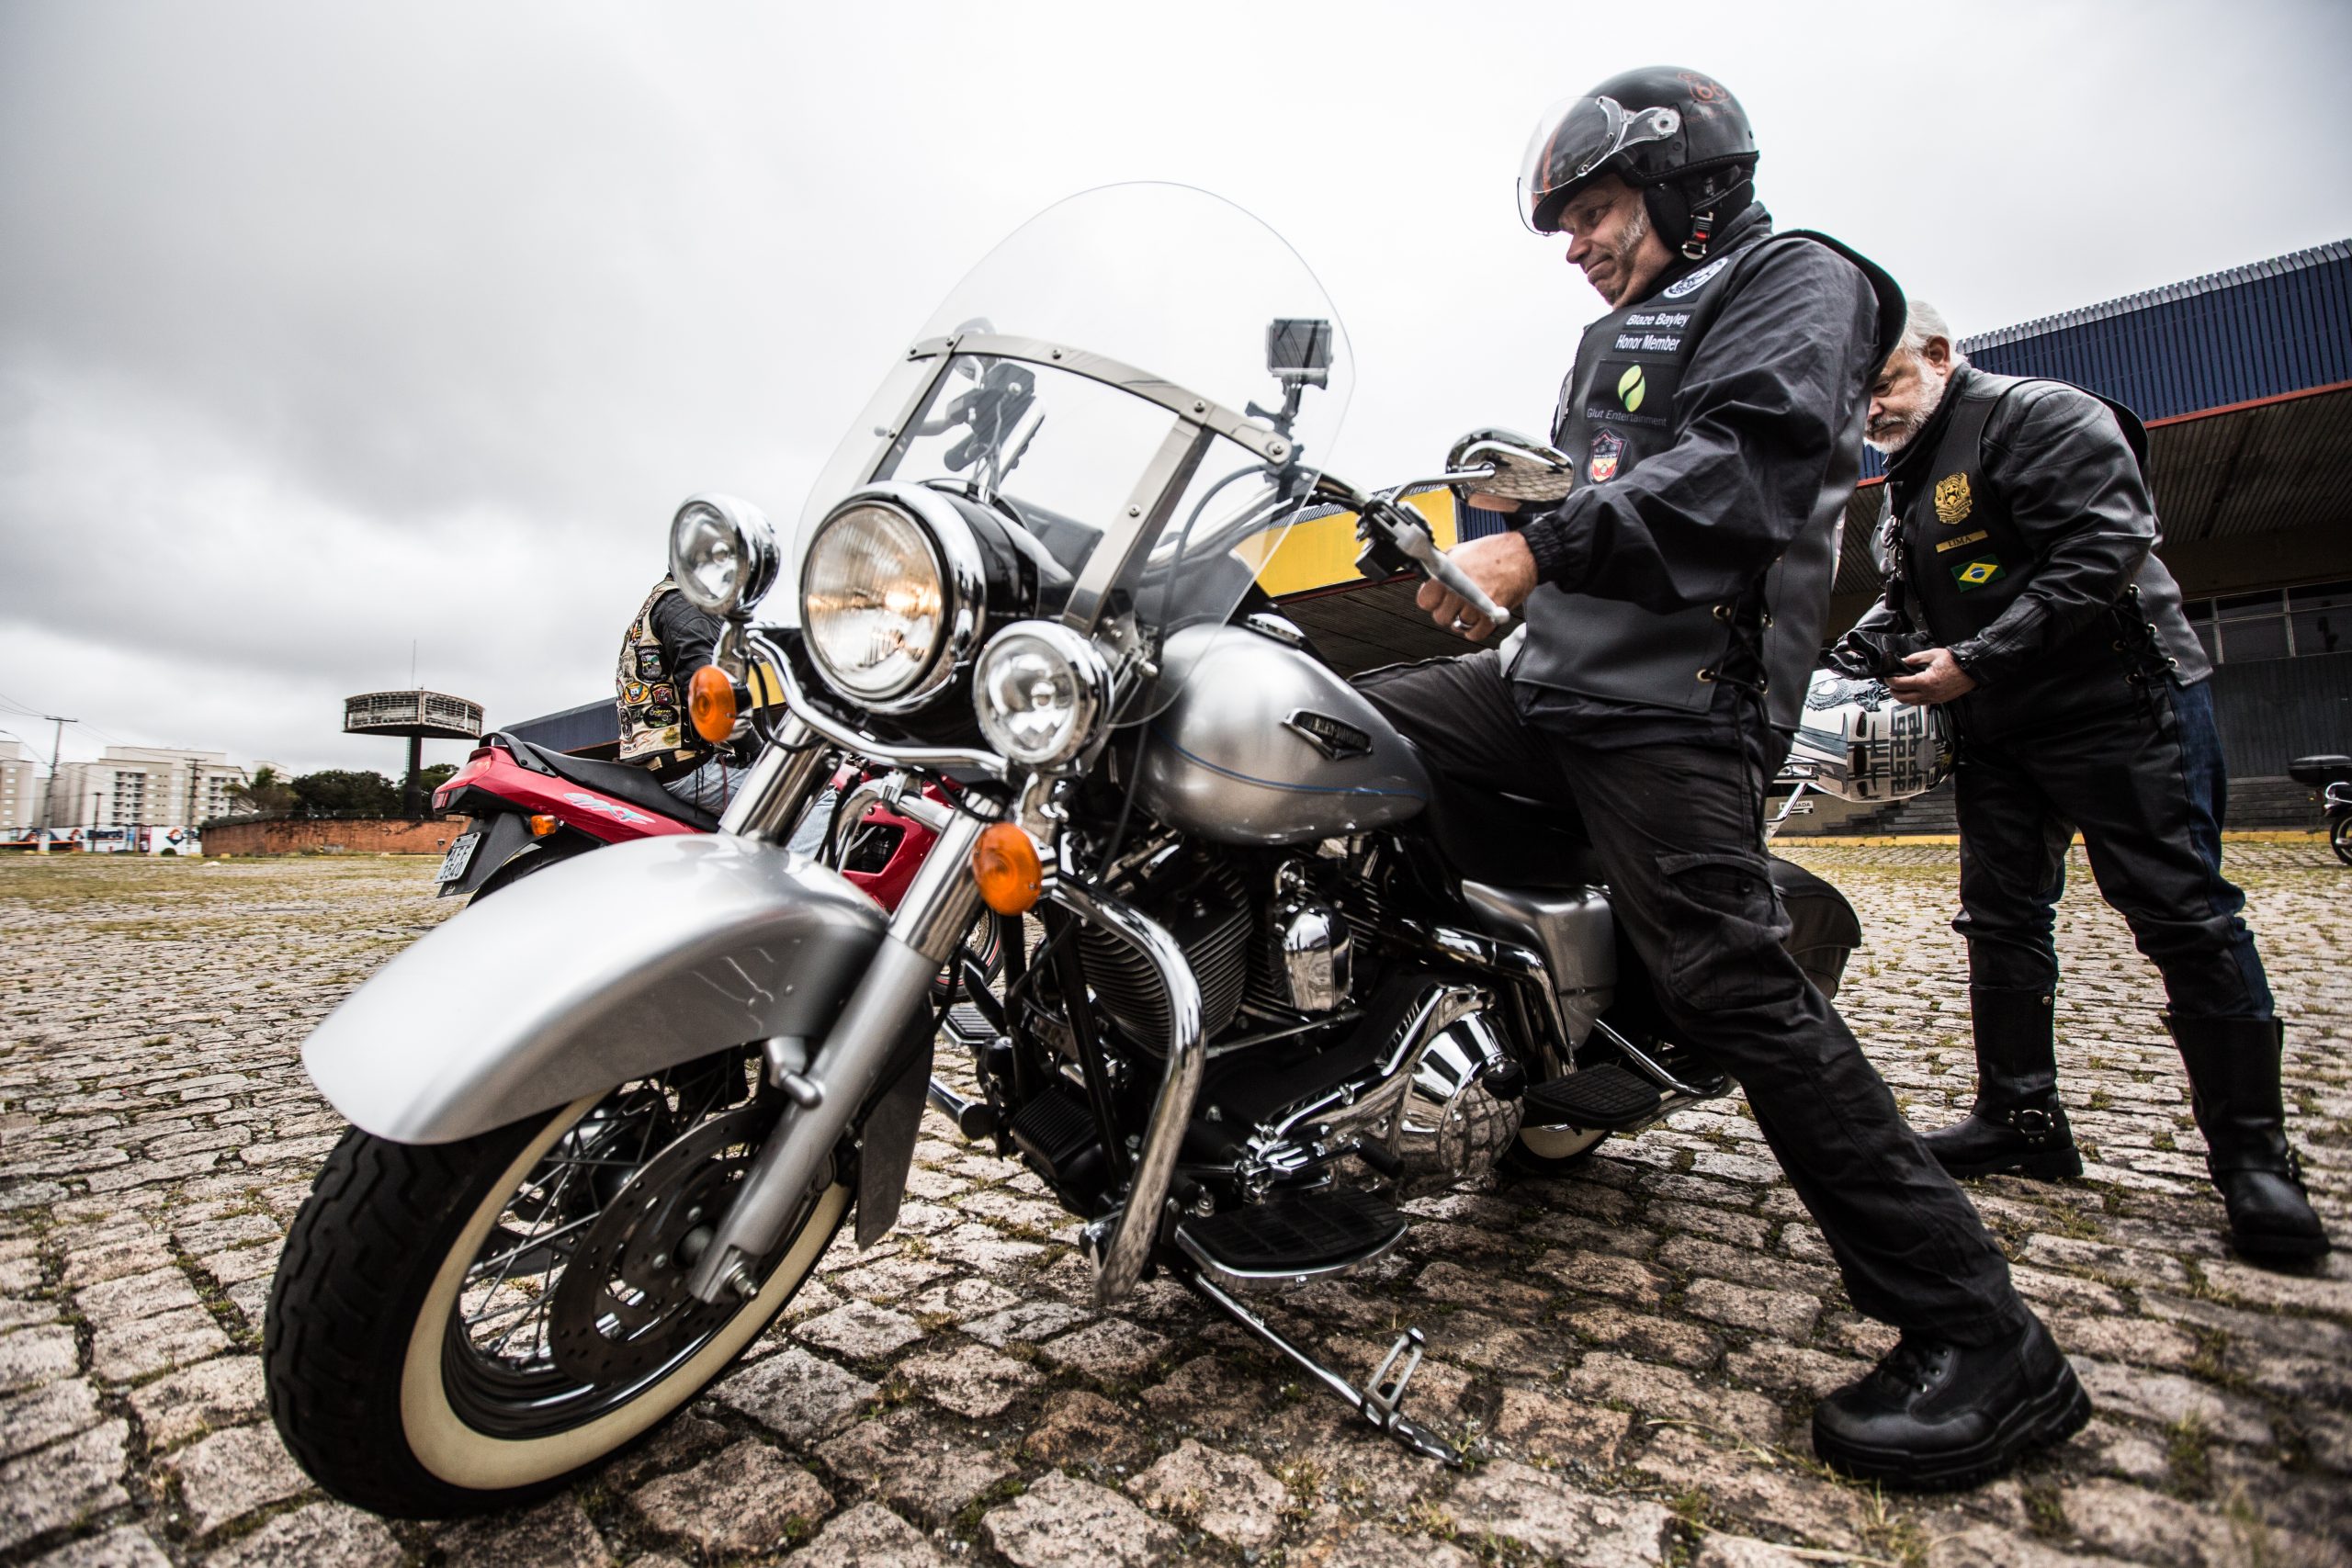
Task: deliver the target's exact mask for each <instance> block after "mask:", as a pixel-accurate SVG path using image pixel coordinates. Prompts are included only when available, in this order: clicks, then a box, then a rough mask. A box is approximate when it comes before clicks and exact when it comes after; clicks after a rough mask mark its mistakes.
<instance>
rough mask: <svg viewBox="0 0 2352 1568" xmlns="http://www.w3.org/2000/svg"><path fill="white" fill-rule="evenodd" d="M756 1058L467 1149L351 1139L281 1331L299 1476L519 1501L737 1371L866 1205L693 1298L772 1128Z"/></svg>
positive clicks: (626, 1091)
mask: <svg viewBox="0 0 2352 1568" xmlns="http://www.w3.org/2000/svg"><path fill="white" fill-rule="evenodd" d="M756 1081H757V1080H756V1076H755V1074H754V1073H753V1072H752V1063H751V1061H750V1060H749V1059H748V1056H747V1054H745V1053H742V1052H729V1053H723V1054H721V1055H719V1056H717V1057H713V1058H706V1059H705V1060H704V1061H702V1062H699V1063H695V1064H693V1065H692V1066H688V1067H684V1068H677V1069H673V1070H671V1071H670V1072H668V1073H665V1074H662V1075H661V1076H660V1077H654V1078H650V1079H646V1080H642V1081H639V1082H637V1083H633V1084H628V1085H624V1086H622V1087H621V1088H620V1089H615V1090H613V1091H611V1092H610V1093H608V1094H605V1095H602V1096H590V1097H588V1098H586V1099H582V1100H577V1101H575V1102H574V1103H572V1104H571V1105H568V1106H565V1107H564V1108H563V1109H562V1110H560V1111H555V1112H553V1113H552V1114H550V1115H546V1116H539V1117H534V1118H531V1119H529V1120H527V1121H526V1122H518V1123H516V1124H515V1125H513V1126H509V1127H503V1128H499V1129H497V1130H495V1131H493V1132H489V1133H484V1134H481V1135H480V1136H477V1137H473V1138H469V1139H466V1140H464V1141H463V1142H460V1143H455V1144H446V1145H424V1146H419V1145H402V1144H395V1143H390V1142H388V1141H386V1140H384V1139H381V1138H378V1137H374V1136H372V1135H370V1134H366V1133H363V1132H360V1131H358V1130H357V1129H356V1128H355V1129H354V1130H352V1131H351V1132H349V1133H347V1134H345V1136H344V1139H343V1141H342V1143H341V1144H339V1145H337V1146H336V1148H335V1150H334V1153H333V1154H332V1155H331V1156H329V1157H328V1160H327V1165H326V1168H325V1169H324V1170H323V1171H322V1172H321V1174H320V1177H319V1179H318V1182H317V1184H316V1186H315V1187H314V1189H313V1190H312V1191H311V1196H310V1198H309V1200H308V1201H306V1202H305V1203H304V1204H303V1206H302V1210H301V1213H300V1214H299V1215H298V1216H297V1217H296V1219H295V1222H294V1226H293V1230H292V1232H291V1234H290V1235H288V1238H287V1244H286V1252H285V1255H284V1257H283V1258H281V1259H280V1260H279V1264H278V1270H277V1282H276V1284H275V1285H274V1287H273V1288H272V1290H271V1293H270V1300H269V1310H268V1315H267V1318H266V1325H265V1328H264V1361H265V1370H266V1378H267V1382H268V1389H269V1407H270V1414H271V1416H272V1417H273V1418H274V1419H275V1420H276V1422H277V1429H278V1431H279V1433H280V1434H281V1435H282V1436H283V1437H284V1438H285V1440H286V1446H287V1448H288V1450H289V1451H290V1452H292V1454H293V1455H294V1457H295V1458H296V1459H297V1460H299V1461H300V1462H301V1465H302V1468H303V1469H305V1470H306V1471H308V1472H310V1473H311V1477H312V1478H313V1479H314V1480H316V1481H317V1482H318V1483H319V1484H320V1485H321V1486H322V1487H324V1488H325V1489H326V1490H327V1491H328V1492H330V1493H332V1494H333V1495H335V1496H337V1497H339V1498H342V1499H343V1500H344V1501H345V1502H348V1503H352V1504H356V1506H360V1507H363V1508H367V1509H369V1510H371V1511H373V1512H375V1513H379V1514H383V1515H387V1516H390V1517H409V1518H414V1517H447V1516H450V1515H455V1514H467V1513H478V1512H482V1511H485V1510H488V1509H493V1508H505V1507H512V1506H519V1505H522V1504H526V1503H528V1502H530V1501H531V1500H532V1499H534V1498H537V1497H539V1496H543V1495H546V1494H548V1493H549V1492H552V1491H554V1490H556V1489H557V1488H558V1487H560V1486H561V1485H562V1484H564V1483H566V1482H567V1481H569V1480H570V1479H571V1478H572V1477H574V1476H575V1475H577V1474H578V1473H579V1472H582V1471H583V1470H585V1469H587V1468H589V1467H591V1466H593V1465H595V1464H597V1463H599V1462H601V1461H604V1460H605V1459H607V1458H609V1457H610V1456H611V1455H613V1454H615V1453H616V1452H618V1451H619V1450H622V1449H624V1448H626V1447H628V1445H629V1444H631V1443H633V1442H635V1441H637V1440H638V1439H639V1438H643V1437H645V1436H646V1435H647V1434H648V1433H650V1432H651V1431H652V1430H653V1428H654V1427H656V1426H658V1425H659V1424H660V1423H661V1422H662V1420H663V1419H664V1418H665V1417H667V1416H670V1415H671V1414H672V1413H673V1412H674V1411H676V1410H677V1409H678V1408H679V1407H680V1406H681V1405H683V1404H685V1402H686V1401H687V1400H688V1399H690V1398H692V1397H693V1396H694V1395H695V1393H698V1392H699V1391H700V1390H701V1389H702V1388H704V1387H705V1386H706V1385H707V1384H708V1383H709V1382H712V1381H713V1380H714V1379H716V1378H717V1377H718V1375H719V1374H720V1373H721V1372H723V1371H726V1369H727V1368H728V1366H729V1364H731V1363H732V1362H733V1361H734V1359H736V1357H737V1356H739V1355H740V1354H741V1352H742V1351H743V1349H744V1348H746V1347H747V1346H749V1345H750V1344H751V1342H752V1339H754V1338H755V1337H757V1336H758V1335H759V1333H760V1331H761V1330H762V1329H763V1328H764V1327H765V1326H766V1325H768V1323H769V1322H770V1321H771V1320H773V1319H774V1318H775V1314H777V1313H778V1312H780V1311H782V1310H783V1308H784V1305H785V1303H786V1302H787V1301H789V1300H790V1299H791V1297H792V1294H793V1292H795V1291H797V1289H798V1288H799V1286H800V1284H801V1281H802V1280H805V1279H807V1278H808V1276H809V1270H810V1269H812V1268H813V1267H814V1266H815V1264H816V1261H817V1258H818V1257H819V1255H820V1253H822V1252H823V1250H824V1248H825V1247H826V1245H827V1244H828V1243H829V1242H831V1239H832V1237H833V1235H834V1233H835V1232H836V1231H837V1230H838V1229H839V1228H840V1226H841V1224H842V1217H843V1215H844V1214H846V1213H847V1212H848V1209H849V1203H850V1191H849V1189H848V1188H847V1187H846V1186H843V1185H842V1184H840V1183H839V1182H838V1181H837V1182H835V1183H833V1184H831V1185H830V1186H828V1187H827V1188H826V1189H825V1190H823V1191H821V1192H820V1194H819V1195H818V1197H817V1198H816V1200H815V1201H813V1202H812V1204H811V1205H810V1207H809V1212H808V1213H807V1214H805V1215H804V1216H803V1217H802V1219H801V1221H800V1222H799V1224H797V1226H796V1227H794V1228H793V1229H792V1230H791V1231H789V1232H788V1233H787V1235H786V1238H785V1240H784V1241H783V1242H782V1243H780V1244H779V1247H778V1249H777V1255H776V1256H775V1257H774V1258H772V1259H770V1260H769V1264H768V1269H767V1271H766V1273H765V1275H764V1280H765V1282H764V1283H763V1285H762V1287H761V1288H760V1290H759V1292H758V1293H757V1294H756V1295H755V1296H753V1297H752V1299H751V1300H750V1301H748V1302H740V1303H739V1302H735V1301H732V1300H729V1301H725V1302H721V1303H717V1304H708V1303H703V1302H700V1301H698V1300H696V1299H695V1297H694V1296H693V1295H691V1294H690V1293H689V1292H686V1290H685V1289H684V1280H685V1276H686V1272H687V1265H688V1263H689V1261H690V1259H691V1258H692V1257H693V1256H695V1253H696V1252H697V1251H698V1247H697V1240H699V1241H700V1242H705V1243H707V1240H708V1237H709V1225H710V1222H711V1221H712V1220H713V1219H714V1218H715V1217H716V1216H717V1214H718V1213H719V1212H720V1211H721V1210H722V1209H723V1208H724V1207H725V1205H726V1204H727V1203H728V1202H729V1201H731V1198H732V1189H733V1188H734V1186H735V1185H736V1184H737V1183H739V1182H741V1180H742V1179H743V1177H744V1174H745V1173H746V1172H747V1171H748V1169H749V1168H750V1165H751V1161H752V1156H754V1155H756V1153H757V1152H758V1149H759V1145H760V1143H761V1141H762V1139H763V1137H764V1136H765V1134H766V1132H767V1130H768V1129H769V1128H771V1127H772V1126H773V1125H774V1123H775V1108H774V1106H773V1105H772V1104H769V1103H767V1102H766V1101H764V1100H763V1099H762V1097H761V1096H759V1095H758V1094H757V1093H756V1092H755V1091H754V1090H753V1089H752V1085H753V1084H755V1083H756Z"/></svg>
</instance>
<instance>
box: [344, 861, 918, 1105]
mask: <svg viewBox="0 0 2352 1568" xmlns="http://www.w3.org/2000/svg"><path fill="white" fill-rule="evenodd" d="M884 929H885V919H884V917H883V915H882V913H881V910H880V908H878V907H877V906H876V904H875V902H874V901H873V900H872V899H870V898H868V897H865V895H864V894H863V893H860V892H858V891H857V890H856V889H855V888H854V887H852V886H850V885H849V884H848V883H846V882H844V881H843V880H842V878H841V877H839V876H838V875H836V874H833V873H832V872H831V871H829V870H827V869H825V868H824V867H823V866H820V865H818V864H816V863H813V862H811V861H809V860H808V859H807V858H805V857H803V856H797V855H792V854H789V853H787V852H786V851H785V850H784V849H782V848H781V847H779V846H775V845H770V844H764V843H761V842H758V841H756V840H749V839H740V838H735V837H732V836H729V835H725V834H720V835H717V836H712V835H707V834H695V835H692V836H684V835H673V836H664V837H661V838H653V839H641V840H637V841H635V842H633V843H626V844H615V845H613V846H611V847H609V848H606V849H600V850H596V851H594V852H591V853H588V854H583V855H579V856H576V857H574V858H573V859H571V860H570V861H567V862H564V863H561V864H558V865H552V866H549V867H548V868H547V870H545V871H543V872H540V873H538V874H537V875H534V876H526V877H524V878H522V879H521V880H519V881H517V882H515V884H513V885H512V886H508V887H506V888H504V889H503V890H502V891H501V892H500V893H499V895H498V896H497V897H494V898H490V899H486V900H484V901H483V902H481V903H480V904H476V905H474V906H472V907H471V908H467V909H466V910H464V911H463V912H461V913H459V914H458V915H457V916H455V917H453V918H452V919H449V920H447V922H445V923H444V924H442V925H441V926H440V927H439V928H438V929H437V930H435V931H433V932H432V933H431V934H430V935H428V936H426V937H425V938H424V940H423V941H422V942H418V943H417V944H416V945H415V946H413V947H412V948H410V949H409V950H408V951H407V952H405V953H401V955H400V956H399V957H397V958H395V959H393V960H392V961H391V962H390V964H386V965H384V967H383V968H382V969H380V970H379V971H377V973H376V975H375V976H374V977H373V978H372V979H370V980H368V983H367V984H366V985H364V986H362V987H359V989H358V990H357V991H355V992H354V993H352V995H351V996H350V997H349V998H346V999H345V1001H344V1003H343V1005H342V1006H341V1007H338V1008H336V1009H335V1010H334V1011H333V1012H332V1013H329V1014H328V1015H327V1018H326V1021H324V1022H322V1023H321V1024H320V1025H319V1027H318V1028H317V1029H316V1030H315V1031H313V1032H312V1033H311V1038H310V1039H309V1040H308V1041H307V1042H306V1043H304V1044H303V1046H302V1064H303V1066H305V1067H306V1068H308V1069H309V1071H310V1075H311V1081H312V1082H313V1083H315V1084H317V1085H318V1086H319V1090H320V1092H321V1093H322V1094H324V1095H325V1096H326V1097H327V1099H328V1100H329V1101H331V1102H332V1103H333V1104H334V1108H335V1109H336V1110H337V1111H341V1112H343V1114H344V1115H345V1116H346V1117H348V1118H349V1119H350V1120H351V1121H352V1122H354V1123H355V1124H356V1125H358V1126H359V1127H361V1128H364V1129H365V1130H367V1131H368V1132H370V1133H373V1134H376V1135H377V1136H379V1137H382V1138H390V1139H391V1140H393V1141H394V1142H396V1143H403V1144H442V1143H451V1142H454V1141H456V1140H457V1139H459V1138H468V1137H471V1136H473V1135H474V1134H477V1133H484V1132H488V1131H489V1130H490V1129H491V1128H492V1127H502V1126H504V1125H506V1124H507V1123H509V1122H515V1121H519V1120H520V1119H522V1118H523V1117H526V1116H528V1115H531V1114H533V1113H534V1112H537V1111H552V1110H554V1109H555V1108H556V1107H557V1106H560V1105H563V1104H566V1103H568V1102H570V1101H571V1100H576V1099H578V1098H579V1097H581V1096H582V1095H584V1094H592V1093H596V1092H600V1091H602V1090H604V1089H610V1088H612V1087H613V1086H614V1085H616V1084H619V1083H625V1082H627V1081H628V1080H629V1079H630V1078H633V1077H643V1076H645V1075H646V1074H649V1073H653V1072H658V1071H660V1070H661V1069H662V1068H663V1067H667V1066H674V1065H676V1064H677V1063H680V1062H684V1061H688V1060H691V1059H692V1058H694V1057H696V1056H700V1055H706V1054H707V1053H709V1052H711V1051H714V1050H717V1049H718V1048H720V1047H721V1046H726V1045H737V1044H742V1043H747V1042H751V1041H755V1040H763V1039H766V1038H768V1037H769V1036H771V1035H778V1034H792V1035H801V1036H806V1037H809V1038H812V1039H822V1038H823V1037H824V1034H825V1032H826V1030H827V1029H828V1027H830V1025H831V1022H832V1021H833V1017H834V1015H835V1014H836V1013H838V1012H839V1011H840V1010H841V1007H842V1001H843V1000H844V999H845V998H847V997H848V996H849V993H850V991H851V989H852V987H854V985H855V983H856V979H857V976H859V975H860V974H862V973H863V972H864V970H865V966H866V964H868V963H869V962H870V961H871V959H872V957H873V954H874V950H875V946H876V943H877V942H879V941H880V940H881V937H882V933H883V931H884Z"/></svg>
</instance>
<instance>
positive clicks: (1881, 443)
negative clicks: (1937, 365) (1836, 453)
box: [1862, 365, 1951, 457]
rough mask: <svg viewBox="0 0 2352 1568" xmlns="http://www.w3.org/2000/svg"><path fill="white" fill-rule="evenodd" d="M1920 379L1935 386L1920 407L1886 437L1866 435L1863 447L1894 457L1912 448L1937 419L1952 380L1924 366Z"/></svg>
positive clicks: (1932, 386)
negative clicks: (1906, 447) (1929, 422)
mask: <svg viewBox="0 0 2352 1568" xmlns="http://www.w3.org/2000/svg"><path fill="white" fill-rule="evenodd" d="M1919 379H1920V380H1921V381H1922V382H1923V383H1926V382H1931V383H1933V384H1932V385H1930V386H1928V389H1927V395H1926V396H1924V397H1923V398H1921V399H1920V400H1919V406H1918V407H1917V409H1915V410H1913V411H1912V412H1911V415H1910V417H1909V418H1907V419H1905V420H1904V421H1903V423H1900V424H1898V425H1896V426H1895V427H1894V429H1893V430H1892V431H1890V432H1888V433H1887V434H1884V435H1869V434H1865V435H1864V436H1863V437H1862V443H1863V445H1865V446H1868V447H1870V449H1871V451H1873V452H1877V453H1880V454H1882V455H1883V456H1885V457H1894V455H1895V454H1896V453H1897V452H1900V451H1902V450H1903V449H1904V448H1905V446H1910V445H1911V443H1912V441H1913V440H1914V439H1916V438H1917V435H1918V434H1919V432H1921V431H1923V430H1925V429H1927V428H1928V421H1929V420H1931V419H1933V418H1935V417H1936V411H1937V410H1938V409H1939V408H1941V407H1943V406H1944V393H1946V392H1947V391H1949V390H1951V377H1950V376H1948V375H1946V376H1937V375H1933V374H1932V373H1930V372H1929V371H1928V368H1927V367H1925V366H1924V365H1923V366H1921V367H1920V369H1919Z"/></svg>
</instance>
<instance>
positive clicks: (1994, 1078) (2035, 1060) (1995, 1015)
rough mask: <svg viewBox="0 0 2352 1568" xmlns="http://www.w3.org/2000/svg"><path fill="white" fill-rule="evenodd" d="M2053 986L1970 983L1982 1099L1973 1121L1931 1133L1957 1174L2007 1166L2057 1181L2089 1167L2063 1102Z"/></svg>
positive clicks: (1934, 1146)
mask: <svg viewBox="0 0 2352 1568" xmlns="http://www.w3.org/2000/svg"><path fill="white" fill-rule="evenodd" d="M2054 1000H2055V998H2052V996H2051V994H2050V993H2049V992H2048V991H2012V990H2002V989H1996V987H1991V986H1971V987H1968V1007H1969V1012H1970V1015H1971V1018H1972V1020H1973V1024H1974V1027H1975V1033H1976V1104H1975V1107H1974V1109H1973V1110H1971V1111H1969V1113H1968V1120H1967V1121H1965V1122H1961V1123H1960V1124H1958V1125H1957V1126H1952V1127H1942V1128H1939V1129H1938V1130H1937V1131H1935V1132H1932V1133H1929V1134H1927V1135H1926V1140H1925V1141H1926V1143H1927V1145H1928V1153H1929V1154H1932V1155H1934V1156H1936V1163H1937V1164H1939V1165H1940V1166H1942V1167H1943V1168H1944V1169H1945V1171H1946V1172H1948V1173H1949V1174H1951V1175H1953V1176H1991V1175H1994V1174H1996V1172H2000V1171H2005V1170H2013V1171H2016V1172H2017V1173H2018V1175H2020V1176H2030V1177H2032V1178H2034V1179H2037V1180H2041V1181H2054V1180H2056V1179H2058V1178H2060V1177H2062V1176H2080V1175H2082V1174H2083V1156H2080V1155H2078V1154H2076V1153H2075V1133H2074V1129H2073V1128H2071V1127H2069V1126H2067V1125H2066V1108H2065V1107H2064V1106H2063V1105H2061V1104H2059V1103H2058V1057H2057V1048H2056V1043H2055V1039H2054V1035H2053V1028H2054V1025H2053V1023H2052V1016H2051V1009H2052V1004H2053V1002H2054Z"/></svg>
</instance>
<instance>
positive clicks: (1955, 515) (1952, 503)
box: [1936, 474, 1976, 526]
mask: <svg viewBox="0 0 2352 1568" xmlns="http://www.w3.org/2000/svg"><path fill="white" fill-rule="evenodd" d="M1975 504H1976V502H1975V498H1974V497H1973V496H1971V495H1970V494H1969V493H1968V476H1967V475H1966V474H1946V475H1945V476H1944V477H1943V478H1942V479H1938V480H1937V481H1936V521H1938V522H1939V523H1942V524H1944V525H1947V526H1951V525H1959V524H1961V523H1964V522H1966V521H1967V520H1968V513H1969V511H1970V509H1971V508H1973V506H1974V505H1975Z"/></svg>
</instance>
